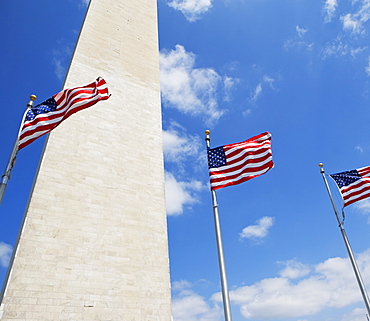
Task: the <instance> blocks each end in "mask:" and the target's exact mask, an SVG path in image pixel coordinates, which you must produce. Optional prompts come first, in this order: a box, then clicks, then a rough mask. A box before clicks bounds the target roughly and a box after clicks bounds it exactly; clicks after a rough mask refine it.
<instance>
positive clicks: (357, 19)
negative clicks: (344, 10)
mask: <svg viewBox="0 0 370 321" xmlns="http://www.w3.org/2000/svg"><path fill="white" fill-rule="evenodd" d="M358 2H359V3H360V8H359V9H358V11H357V12H355V13H348V14H346V15H343V16H341V21H342V23H343V29H344V30H346V31H350V32H351V34H352V35H360V34H364V33H365V28H364V24H365V23H366V22H367V21H368V20H369V19H370V0H361V1H353V3H358Z"/></svg>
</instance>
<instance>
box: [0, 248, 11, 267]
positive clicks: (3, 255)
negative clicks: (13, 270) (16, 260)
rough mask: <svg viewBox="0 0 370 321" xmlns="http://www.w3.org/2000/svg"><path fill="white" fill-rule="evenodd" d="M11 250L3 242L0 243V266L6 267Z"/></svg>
mask: <svg viewBox="0 0 370 321" xmlns="http://www.w3.org/2000/svg"><path fill="white" fill-rule="evenodd" d="M12 252H13V248H12V247H11V246H10V245H9V244H6V243H4V242H0V266H2V267H5V268H6V267H8V265H9V262H10V257H11V255H12Z"/></svg>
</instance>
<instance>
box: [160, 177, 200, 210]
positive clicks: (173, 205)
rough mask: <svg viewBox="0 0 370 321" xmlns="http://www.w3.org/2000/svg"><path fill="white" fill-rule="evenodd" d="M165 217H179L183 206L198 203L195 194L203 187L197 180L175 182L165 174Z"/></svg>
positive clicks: (173, 178)
mask: <svg viewBox="0 0 370 321" xmlns="http://www.w3.org/2000/svg"><path fill="white" fill-rule="evenodd" d="M165 188H166V210H167V215H174V216H176V215H181V214H182V213H183V212H184V207H185V206H190V205H193V204H195V203H198V202H199V200H198V197H197V193H198V192H199V191H201V190H203V189H204V188H205V186H204V185H203V184H202V183H201V182H200V181H197V180H191V181H189V182H181V181H177V180H176V178H175V177H174V176H173V174H172V173H169V172H167V171H166V172H165Z"/></svg>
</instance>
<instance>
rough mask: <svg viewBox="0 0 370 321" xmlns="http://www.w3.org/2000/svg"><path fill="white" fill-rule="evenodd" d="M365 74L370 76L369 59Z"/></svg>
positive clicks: (369, 58) (368, 59) (369, 59)
mask: <svg viewBox="0 0 370 321" xmlns="http://www.w3.org/2000/svg"><path fill="white" fill-rule="evenodd" d="M365 72H366V74H367V75H368V76H370V57H368V58H367V66H366V67H365Z"/></svg>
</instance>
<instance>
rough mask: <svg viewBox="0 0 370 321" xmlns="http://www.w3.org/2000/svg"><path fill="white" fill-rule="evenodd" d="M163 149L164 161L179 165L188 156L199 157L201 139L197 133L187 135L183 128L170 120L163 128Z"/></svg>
mask: <svg viewBox="0 0 370 321" xmlns="http://www.w3.org/2000/svg"><path fill="white" fill-rule="evenodd" d="M162 135H163V151H164V158H165V161H166V162H173V163H176V164H177V165H181V164H182V163H183V161H184V160H186V159H187V158H189V157H194V156H195V157H199V154H200V149H201V148H202V143H201V139H200V137H199V136H197V135H188V134H186V132H185V129H184V128H183V127H182V126H181V125H179V124H178V123H176V122H171V124H170V126H169V128H168V129H167V130H163V132H162Z"/></svg>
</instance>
